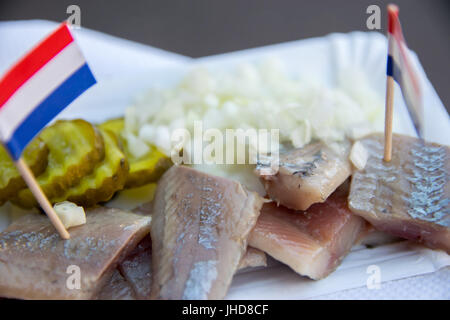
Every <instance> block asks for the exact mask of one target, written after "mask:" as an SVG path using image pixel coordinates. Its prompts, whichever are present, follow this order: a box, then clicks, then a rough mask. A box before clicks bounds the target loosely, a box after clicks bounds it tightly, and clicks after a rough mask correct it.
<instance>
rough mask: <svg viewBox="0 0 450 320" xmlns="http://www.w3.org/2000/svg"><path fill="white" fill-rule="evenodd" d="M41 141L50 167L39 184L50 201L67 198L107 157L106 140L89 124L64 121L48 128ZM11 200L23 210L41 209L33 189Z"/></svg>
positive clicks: (23, 191)
mask: <svg viewBox="0 0 450 320" xmlns="http://www.w3.org/2000/svg"><path fill="white" fill-rule="evenodd" d="M40 138H41V139H42V140H43V141H44V142H45V144H46V145H47V146H48V148H49V150H50V152H49V155H48V166H47V168H46V170H45V171H44V172H43V173H42V174H41V175H39V176H38V177H37V181H38V183H39V185H40V186H41V188H42V190H43V191H44V193H45V194H46V195H47V197H48V198H49V199H53V198H57V197H60V196H61V195H63V194H64V193H65V192H66V190H67V189H69V188H71V187H72V186H74V185H76V184H78V183H79V182H80V180H81V179H82V178H83V177H84V176H86V175H88V174H90V173H91V172H92V171H93V170H94V169H95V168H96V166H97V164H98V163H99V162H101V161H102V160H103V158H104V156H105V150H104V149H105V148H104V142H103V137H102V135H101V134H100V132H99V130H98V129H96V128H95V127H94V126H93V125H91V124H90V123H89V122H87V121H84V120H81V119H77V120H71V121H67V120H60V121H57V122H56V123H55V124H53V125H52V126H49V127H47V128H45V129H44V130H43V131H42V133H41V134H40ZM11 201H12V202H13V203H15V204H17V205H19V206H21V207H23V208H32V207H35V206H38V204H37V202H36V200H35V199H34V197H33V195H32V193H31V191H30V190H29V189H24V190H22V191H20V192H19V193H18V195H17V196H16V197H14V198H12V199H11Z"/></svg>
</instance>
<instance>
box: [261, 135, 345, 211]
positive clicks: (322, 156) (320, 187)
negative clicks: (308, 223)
mask: <svg viewBox="0 0 450 320" xmlns="http://www.w3.org/2000/svg"><path fill="white" fill-rule="evenodd" d="M349 152H350V143H349V142H343V143H339V144H337V143H334V144H333V145H332V146H329V145H326V144H325V143H322V142H317V143H311V144H309V145H307V146H305V147H304V148H301V149H294V150H290V151H287V152H283V153H280V155H279V169H278V172H277V173H276V174H275V175H262V174H261V173H262V171H261V169H262V168H263V167H261V166H258V167H257V173H259V174H260V177H261V180H262V182H263V184H264V187H265V188H266V191H267V193H268V195H269V196H270V198H271V199H273V200H274V201H276V202H277V203H278V204H282V205H283V206H285V207H287V208H290V209H295V210H306V209H308V208H309V207H310V206H311V205H312V204H314V203H318V202H324V201H325V200H326V199H327V198H328V196H329V195H330V194H331V193H333V191H334V190H336V189H337V187H339V186H340V185H341V184H342V183H343V182H344V181H345V180H346V179H347V178H348V177H349V176H350V174H351V164H350V162H349V159H348V156H349Z"/></svg>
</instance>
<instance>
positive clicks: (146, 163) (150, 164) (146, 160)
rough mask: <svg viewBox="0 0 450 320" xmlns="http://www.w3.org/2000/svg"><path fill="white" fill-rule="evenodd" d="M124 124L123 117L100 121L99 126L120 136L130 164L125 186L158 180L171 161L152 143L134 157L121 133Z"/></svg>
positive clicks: (132, 186)
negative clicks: (142, 152) (139, 155)
mask: <svg viewBox="0 0 450 320" xmlns="http://www.w3.org/2000/svg"><path fill="white" fill-rule="evenodd" d="M124 126H125V124H124V120H123V118H119V119H112V120H109V121H106V122H104V123H102V124H101V125H100V128H104V129H108V130H111V131H113V132H114V133H115V134H116V135H117V136H119V137H120V140H121V143H122V145H123V148H124V152H125V155H126V156H127V159H128V162H129V164H130V171H129V173H128V177H127V181H126V183H125V188H136V187H140V186H143V185H145V184H148V183H152V182H156V181H158V180H159V178H160V177H161V176H162V175H163V173H164V172H165V171H166V170H167V169H169V168H170V167H171V166H172V161H171V160H170V158H169V157H167V156H166V155H165V154H164V153H162V152H161V151H160V150H159V149H158V148H157V147H156V146H154V145H150V146H149V147H150V151H149V152H147V153H146V154H145V155H143V156H142V157H139V158H135V157H134V156H133V155H132V154H131V152H129V150H128V147H127V141H126V139H124V138H123V137H122V135H121V133H122V131H123V128H124Z"/></svg>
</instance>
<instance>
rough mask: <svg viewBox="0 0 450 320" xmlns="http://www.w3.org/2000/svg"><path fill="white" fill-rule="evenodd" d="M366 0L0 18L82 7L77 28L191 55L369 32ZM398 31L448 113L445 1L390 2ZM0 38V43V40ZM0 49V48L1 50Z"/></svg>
mask: <svg viewBox="0 0 450 320" xmlns="http://www.w3.org/2000/svg"><path fill="white" fill-rule="evenodd" d="M389 2H391V1H376V0H371V1H366V0H346V1H335V0H315V1H312V0H311V1H301V0H278V1H276V0H191V1H186V0H157V1H156V0H155V1H154V0H132V1H131V0H128V1H127V0H114V1H111V0H109V1H107V0H68V1H67V0H39V1H32V0H28V1H25V0H0V20H19V19H48V20H53V21H63V20H65V19H66V18H67V17H68V14H67V13H66V8H67V7H68V6H69V5H71V4H76V5H78V6H79V7H80V8H81V25H82V26H83V27H86V28H90V29H95V30H99V31H102V32H105V33H108V34H111V35H115V36H118V37H122V38H126V39H130V40H134V41H137V42H141V43H145V44H148V45H151V46H154V47H158V48H161V49H165V50H169V51H173V52H177V53H180V54H184V55H187V56H191V57H201V56H206V55H212V54H217V53H223V52H229V51H235V50H240V49H246V48H251V47H258V46H263V45H267V44H273V43H279V42H285V41H291V40H297V39H303V38H309V37H317V36H323V35H326V34H328V33H331V32H348V31H352V30H363V31H368V30H367V27H366V19H367V17H368V16H369V15H368V14H367V13H366V9H367V7H368V6H369V5H372V4H376V5H379V6H380V7H381V9H382V10H381V14H382V25H381V30H379V31H380V32H382V33H385V32H386V28H385V25H386V16H385V7H386V5H387V3H389ZM395 3H396V4H398V5H399V6H400V18H401V21H402V25H403V32H404V34H405V37H406V39H407V43H408V45H409V47H410V48H411V49H412V50H414V51H416V52H417V54H418V55H419V58H420V60H421V62H422V65H423V67H424V68H425V71H426V73H427V75H428V77H429V78H430V80H431V82H432V83H433V85H434V87H435V88H436V90H437V92H438V94H439V96H440V97H441V99H442V101H443V103H444V105H445V106H446V108H447V111H449V106H450V90H448V84H449V83H450V82H449V80H450V79H449V74H450V73H449V71H450V70H449V62H448V59H449V57H450V41H449V39H450V19H449V18H450V10H449V9H450V1H448V0H430V1H426V0H396V1H395ZM0 41H1V39H0ZM0 50H1V47H0Z"/></svg>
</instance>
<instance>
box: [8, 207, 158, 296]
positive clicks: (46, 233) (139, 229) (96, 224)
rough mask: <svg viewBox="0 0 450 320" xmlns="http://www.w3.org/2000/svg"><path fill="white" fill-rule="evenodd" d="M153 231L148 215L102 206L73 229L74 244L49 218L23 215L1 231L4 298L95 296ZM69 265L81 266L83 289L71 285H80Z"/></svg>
mask: <svg viewBox="0 0 450 320" xmlns="http://www.w3.org/2000/svg"><path fill="white" fill-rule="evenodd" d="M149 229H150V218H149V217H145V216H139V215H136V214H133V213H129V212H126V211H122V210H118V209H108V208H103V207H98V208H96V209H92V210H89V211H88V212H87V223H86V224H85V225H82V226H79V227H74V228H71V229H70V236H71V239H70V240H62V239H61V238H60V236H59V235H58V233H57V232H56V230H55V229H54V227H53V226H52V225H51V223H50V221H49V219H48V218H47V217H46V216H44V215H39V214H29V215H27V216H24V217H23V218H21V219H19V220H17V221H16V222H14V223H13V224H11V225H10V226H9V227H8V228H7V229H6V230H5V231H3V232H2V233H0V296H1V297H8V298H19V299H90V298H93V297H95V296H96V295H97V293H98V292H99V290H100V289H101V288H102V287H103V286H104V284H105V281H107V280H109V279H110V277H111V275H112V272H113V271H114V269H115V268H116V267H117V264H118V262H119V261H121V260H122V259H123V258H124V257H126V256H127V255H128V254H129V252H130V251H131V250H132V249H133V248H134V247H136V245H137V244H138V243H139V241H140V240H141V239H142V238H143V237H144V236H145V235H146V234H148V232H149ZM70 266H72V267H71V268H75V269H77V267H78V268H79V272H80V276H81V277H80V289H73V288H71V286H70V285H69V286H68V285H67V283H72V284H75V285H76V281H74V282H71V280H74V278H71V279H69V277H70V276H74V275H75V273H76V272H77V271H76V270H75V269H73V270H75V271H73V270H72V271H71V270H70V268H69V267H70ZM74 266H75V267H74ZM68 268H69V269H68ZM68 270H69V271H70V272H69V273H68V272H67V271H68ZM75 288H76V287H75Z"/></svg>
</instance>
